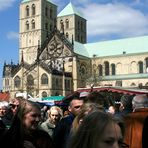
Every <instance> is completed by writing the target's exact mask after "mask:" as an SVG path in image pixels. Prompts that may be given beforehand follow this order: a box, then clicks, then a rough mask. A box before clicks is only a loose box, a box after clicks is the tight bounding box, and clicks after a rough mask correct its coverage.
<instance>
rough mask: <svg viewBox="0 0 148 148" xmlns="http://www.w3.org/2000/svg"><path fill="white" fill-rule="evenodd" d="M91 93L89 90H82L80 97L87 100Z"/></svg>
mask: <svg viewBox="0 0 148 148" xmlns="http://www.w3.org/2000/svg"><path fill="white" fill-rule="evenodd" d="M89 94H90V92H87V91H83V92H80V96H79V97H80V98H81V99H83V100H84V102H86V98H87V96H88V95H89Z"/></svg>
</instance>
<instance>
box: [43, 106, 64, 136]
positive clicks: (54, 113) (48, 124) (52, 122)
mask: <svg viewBox="0 0 148 148" xmlns="http://www.w3.org/2000/svg"><path fill="white" fill-rule="evenodd" d="M47 114H48V118H47V120H46V121H44V122H43V123H41V128H42V129H44V130H45V131H46V132H47V133H48V134H49V135H50V136H51V137H52V135H53V131H54V128H55V127H56V125H57V123H58V122H59V121H60V120H61V118H62V117H63V111H62V109H61V108H60V107H58V106H52V107H51V108H50V109H49V110H48V111H47Z"/></svg>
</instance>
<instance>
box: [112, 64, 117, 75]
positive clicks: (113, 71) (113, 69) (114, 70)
mask: <svg viewBox="0 0 148 148" xmlns="http://www.w3.org/2000/svg"><path fill="white" fill-rule="evenodd" d="M111 69H112V75H115V74H116V69H115V64H111Z"/></svg>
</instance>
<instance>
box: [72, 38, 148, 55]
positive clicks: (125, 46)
mask: <svg viewBox="0 0 148 148" xmlns="http://www.w3.org/2000/svg"><path fill="white" fill-rule="evenodd" d="M74 51H75V52H76V53H78V54H81V55H84V56H87V57H93V55H96V56H97V57H103V56H115V55H122V54H123V53H125V54H135V53H137V54H138V53H144V52H147V53H148V36H141V37H135V38H125V39H118V40H110V41H102V42H96V43H87V44H81V43H78V42H75V43H74Z"/></svg>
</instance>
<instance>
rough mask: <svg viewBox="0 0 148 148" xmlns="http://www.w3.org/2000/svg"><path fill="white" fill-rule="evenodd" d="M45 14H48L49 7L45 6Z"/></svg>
mask: <svg viewBox="0 0 148 148" xmlns="http://www.w3.org/2000/svg"><path fill="white" fill-rule="evenodd" d="M45 16H48V8H47V7H46V8H45Z"/></svg>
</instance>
